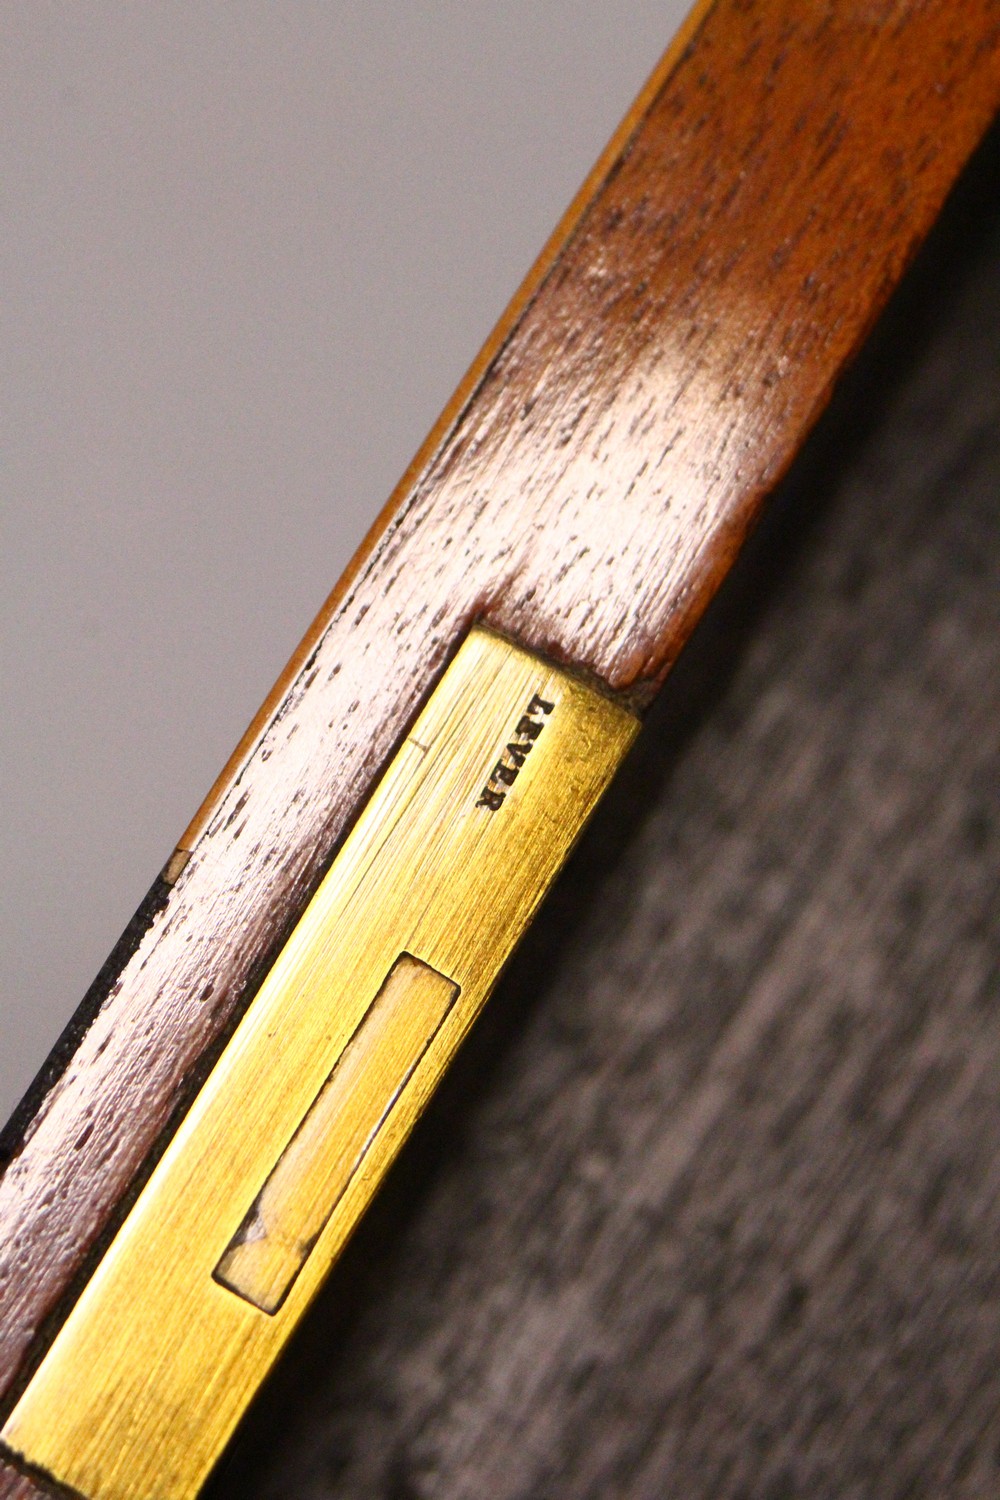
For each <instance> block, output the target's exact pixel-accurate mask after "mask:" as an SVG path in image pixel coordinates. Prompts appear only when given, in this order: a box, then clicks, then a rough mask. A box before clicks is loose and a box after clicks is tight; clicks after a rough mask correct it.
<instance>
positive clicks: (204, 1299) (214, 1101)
mask: <svg viewBox="0 0 1000 1500" xmlns="http://www.w3.org/2000/svg"><path fill="white" fill-rule="evenodd" d="M637 728H638V725H637V721H636V720H635V719H634V718H633V716H632V715H631V714H629V713H627V712H625V711H624V710H623V709H622V708H620V707H619V706H618V705H617V704H615V703H613V702H611V701H610V700H609V699H608V698H605V697H604V696H603V695H602V694H600V693H598V692H596V691H595V690H594V689H593V688H591V687H589V686H587V685H586V684H584V683H582V682H580V681H578V680H577V679H576V678H575V677H573V676H572V675H571V674H569V673H567V672H564V671H562V670H560V669H559V668H558V667H554V666H553V665H552V664H551V663H550V662H547V661H544V660H543V659H541V658H540V657H538V656H535V655H533V654H532V653H531V652H528V651H524V650H522V649H521V648H519V647H516V646H513V645H511V644H510V643H509V642H507V641H505V640H503V639H501V638H500V637H499V636H496V635H494V634H492V633H491V632H490V631H486V630H481V629H474V630H472V631H470V633H469V635H468V636H467V637H466V639H465V641H464V642H463V643H462V646H461V648H460V649H459V651H458V653H457V654H456V656H455V658H454V660H453V661H452V663H451V665H450V666H449V667H448V669H447V671H446V672H445V673H444V675H443V677H442V678H441V681H440V682H439V683H438V686H437V688H436V689H435V690H434V692H433V693H432V695H431V697H430V698H429V700H428V701H427V703H426V705H425V706H424V708H423V710H422V712H421V713H420V715H419V717H418V719H417V721H416V723H415V724H414V726H413V729H412V730H411V732H410V734H409V736H408V737H407V739H406V740H404V742H403V744H402V745H401V746H400V748H399V750H398V751H397V752H396V754H395V755H394V757H393V759H392V761H391V763H390V764H389V766H388V768H387V769H386V771H385V773H384V775H383V776H382V778H381V780H380V782H379V784H378V786H377V787H376V788H375V790H374V792H373V793H372V796H371V798H370V799H369V802H368V804H367V806H366V807H365V808H364V810H363V812H362V814H361V816H360V817H359V819H358V821H357V823H356V824H355V826H354V828H353V829H352V830H351V833H350V834H349V836H348V837H347V838H346V839H345V841H344V844H343V846H342V848H341V849H340V851H339V852H338V854H337V857H336V859H335V860H334V861H333V863H332V865H331V866H330V869H329V871H328V872H327V874H326V876H325V877H324V879H323V881H322V883H321V884H320V886H319V888H318V890H317V891H316V894H315V895H314V896H313V898H312V900H311V901H310V903H309V905H308V906H307V907H306V910H305V911H304V913H303V915H302V917H301V918H300V920H299V922H298V924H297V926H296V927H295V930H294V931H293V933H292V935H291V937H290V938H289V939H288V941H287V943H286V944H285V946H284V948H283V949H282V951H281V953H280V954H279V955H278V958H277V959H276V961H275V963H274V965H273V967H272V968H271V971H270V973H269V974H268V975H267V977H266V979H265V980H264V982H263V984H262V985H261V987H260V990H259V991H258V993H257V995H256V997H255V998H254V1001H253V1003H252V1004H251V1005H250V1007H249V1008H248V1010H247V1012H246V1015H245V1016H244V1017H243V1019H242V1020H241V1022H240V1024H239V1026H238V1027H237V1028H236V1030H235V1032H234V1033H233V1036H232V1038H231V1039H230V1041H229V1043H228V1044H227V1046H226V1048H225V1050H224V1051H223V1052H222V1054H221V1056H220V1058H219V1060H218V1062H217V1063H216V1064H215V1067H214V1068H213V1069H212V1072H211V1073H210V1074H209V1076H208V1078H207V1079H206V1081H205V1083H204V1084H203V1086H202V1088H201V1090H200V1092H199V1093H198V1095H197V1097H196V1099H195V1100H194V1102H193V1104H192V1105H191V1108H190V1109H189V1111H188V1113H187V1115H186V1116H185V1118H184V1120H183V1121H182V1122H181V1124H180V1126H179V1128H178V1130H177V1132H176V1134H175V1135H174V1137H173V1139H172V1140H171V1142H170V1144H169V1145H168V1147H167V1149H166V1151H165V1152H164V1154H163V1156H162V1158H161V1159H160V1161H159V1162H158V1163H157V1165H156V1168H155V1169H154V1171H153V1172H152V1174H151V1175H150V1178H149V1181H148V1182H147V1183H146V1186H145V1187H144V1188H143V1190H142V1192H141V1193H140V1194H139V1197H138V1198H137V1199H136V1202H135V1204H134V1205H133V1207H132V1209H131V1211H130V1213H129V1215H128V1217H127V1218H126V1220H125V1222H124V1224H123V1225H122V1227H121V1228H120V1229H119V1231H118V1233H117V1235H116V1236H115V1238H114V1239H113V1240H112V1242H111V1245H110V1246H109V1248H108V1249H107V1251H106V1252H105V1254H104V1256H103V1258H102V1259H101V1261H100V1263H99V1265H98V1266H97V1268H96V1270H95V1271H94V1273H93V1275H92V1276H91V1278H90V1280H89V1282H88V1283H87V1285H86V1286H85V1287H84V1289H83V1291H82V1292H81V1294H80V1297H79V1299H78V1300H77V1303H76V1305H75V1306H74V1307H73V1309H72V1311H71V1312H70V1314H69V1316H68V1317H67V1319H66V1321H65V1322H64V1323H63V1325H62V1327H61V1328H60V1329H59V1332H58V1333H57V1334H56V1337H55V1339H54V1340H53V1342H52V1344H51V1346H50V1348H49V1350H48V1352H47V1353H46V1355H45V1357H44V1359H43V1360H42V1362H41V1364H40V1365H39V1367H38V1369H37V1370H36V1372H35V1374H34V1375H33V1377H32V1379H31V1380H30V1382H29V1383H28V1385H27V1387H26V1389H25V1390H24V1392H23V1393H22V1395H21V1397H20V1399H19V1401H18V1402H17V1404H16V1406H15V1407H14V1409H13V1411H12V1412H11V1414H10V1416H9V1417H8V1418H7V1421H6V1423H5V1425H4V1427H3V1431H2V1433H0V1440H2V1442H3V1444H4V1445H5V1446H6V1448H7V1449H8V1450H10V1451H12V1452H13V1453H14V1454H16V1455H18V1456H19V1457H20V1458H21V1459H22V1460H23V1461H24V1462H25V1463H27V1464H29V1465H30V1466H32V1467H33V1468H34V1470H35V1471H37V1472H40V1473H43V1474H48V1475H49V1476H51V1477H52V1478H53V1479H54V1480H56V1481H57V1482H58V1483H59V1484H62V1485H64V1486H66V1487H67V1488H68V1489H70V1490H72V1491H73V1492H74V1493H76V1494H77V1495H81V1496H84V1497H85V1500H152V1497H155V1500H191V1497H193V1496H195V1495H197V1494H198V1491H199V1490H200V1488H201V1486H202V1484H203V1483H204V1481H205V1479H206V1478H207V1476H208V1474H209V1472H210V1471H211V1469H212V1467H213V1465H214V1464H215V1461H216V1459H217V1458H218V1457H219V1455H220V1453H221V1452H222V1449H223V1448H224V1446H225V1444H226V1442H227V1441H228V1439H229V1437H230V1435H231V1433H232V1431H233V1428H234V1427H235V1425H236V1423H237V1421H238V1420H239V1418H240V1416H241V1415H242V1413H243V1411H244V1410H245V1408H246V1407H247V1405H248V1404H249V1403H250V1401H251V1400H252V1398H253V1396H254V1393H255V1391H256V1390H257V1388H258V1386H259V1385H260V1383H261V1381H262V1380H263V1379H264V1377H265V1376H266V1374H267V1373H268V1371H269V1370H270V1368H271V1366H272V1365H273V1364H274V1361H275V1360H276V1359H277V1357H278V1355H279V1354H280V1353H281V1350H282V1348H283V1347H284V1345H285V1344H286V1343H287V1341H288V1339H289V1338H290V1337H291V1334H292V1332H293V1330H294V1328H295V1326H296V1324H297V1322H298V1321H299V1319H300V1318H301V1317H302V1314H303V1313H304V1312H305V1310H306V1308H307V1307H308V1305H309V1303H310V1301H311V1300H312V1298H313V1297H314V1296H315V1295H316V1292H317V1291H318V1289H319V1287H320V1285H321V1284H322V1282H323V1279H324V1277H325V1276H326V1275H327V1273H328V1272H329V1270H330V1267H331V1266H332V1265H333V1263H334V1261H335V1260H336V1259H337V1256H338V1255H339V1254H340V1252H341V1250H342V1249H343V1246H344V1244H345V1242H346V1240H347V1238H348V1237H349V1235H350V1233H351V1231H352V1229H353V1227H354V1226H355V1224H356V1223H357V1221H358V1219H359V1217H360V1216H361V1214H362V1213H363V1212H364V1210H365V1207H366V1205H367V1204H368V1202H369V1201H370V1199H371V1197H372V1195H373V1193H374V1192H375V1191H376V1189H377V1187H378V1184H379V1182H380V1181H381V1179H382V1177H383V1176H384V1175H385V1173H386V1171H387V1170H388V1168H389V1166H390V1164H391V1163H392V1161H393V1159H394V1157H395V1156H396V1154H397V1152H398V1151H399V1149H400V1147H401V1145H402V1144H403V1141H404V1140H405V1139H406V1137H407V1135H408V1134H409V1132H410V1131H411V1130H412V1128H413V1125H414V1123H415V1121H416V1120H417V1118H418V1116H419V1115H420V1113H421V1111H422V1109H423V1107H424V1105H425V1104H426V1102H427V1099H428V1098H429V1096H430V1094H431V1093H432V1091H433V1089H434V1087H435V1085H436V1084H437V1081H438V1079H439V1078H440V1077H441V1074H442V1073H443V1072H444V1070H445V1069H446V1068H447V1066H448V1064H449V1062H450V1060H451V1058H452V1057H453V1056H454V1054H455V1051H456V1049H457V1047H458V1046H459V1044H460V1042H461V1040H462V1037H463V1035H464V1034H465V1032H466V1031H467V1030H468V1028H469V1026H470V1025H471V1024H472V1022H473V1021H474V1019H475V1017H476V1015H477V1014H478V1012H479V1010H480V1009H481V1008H482V1005H483V1003H484V1001H485V1000H486V997H487V995H488V994H489V992H490V990H491V988H492V986H493V984H494V983H495V981H496V978H497V975H498V974H499V972H500V969H501V967H502V966H503V964H504V962H505V961H506V959H507V957H508V956H509V954H510V952H511V950H512V948H513V947H514V945H515V943H516V942H517V939H518V938H519V937H520V935H521V933H522V932H523V931H524V929H525V927H526V926H527V925H528V923H529V921H530V920H531V917H532V916H533V914H534V912H535V909H536V907H537V906H538V903H539V902H540V901H541V899H542V897H543V895H544V894H545V892H546V890H547V889H548V887H549V886H550V885H551V883H552V880H553V879H554V878H555V875H556V873H557V871H558V870H559V868H560V866H561V865H562V863H563V861H564V860H565V858H566V855H567V854H568V853H569V850H570V848H571V847H572V845H573V842H574V840H575V839H576V837H577V835H578V834H579V832H580V829H581V828H582V826H583V824H584V822H585V821H586V819H587V817H588V816H589V814H590V813H591V811H592V810H593V808H594V806H595V804H596V802H597V800H598V798H599V797H600V795H601V793H602V792H603V791H604V789H605V787H606V786H607V784H608V782H609V781H610V780H611V777H612V775H613V774H614V771H615V769H616V768H617V766H618V764H619V762H620V760H621V758H622V756H623V755H624V753H625V751H626V750H627V748H628V746H629V745H630V744H631V742H632V739H633V738H634V736H635V733H636V730H637ZM199 857H206V856H203V855H200V854H199V850H198V849H196V850H195V851H194V853H193V855H192V860H193V861H194V860H197V859H199ZM207 857H210V856H207ZM401 954H409V955H413V957H414V959H417V960H419V965H420V967H421V969H422V970H426V971H434V972H435V973H436V975H438V976H447V977H446V979H445V980H443V981H442V983H444V984H447V985H448V986H450V988H449V990H448V993H447V995H446V994H445V990H444V989H443V988H442V987H441V984H432V985H430V986H429V987H428V988H426V989H425V987H424V985H423V983H422V982H421V984H419V985H416V986H415V987H414V988H413V990H412V992H411V990H410V989H409V980H412V977H413V976H412V973H411V974H410V976H409V979H408V980H407V983H406V984H405V985H404V986H403V988H404V989H405V990H406V994H405V995H404V993H403V989H401V990H399V991H398V992H397V990H396V989H395V987H392V986H391V987H390V991H388V992H387V991H386V990H385V989H383V986H384V984H385V980H386V976H387V975H388V974H389V973H390V971H394V972H395V970H394V966H396V965H397V962H398V960H399V958H400V955H401ZM407 967H408V966H407ZM431 991H433V993H431ZM380 992H381V994H382V1001H379V1002H376V1005H375V1009H374V1010H373V1009H372V1004H373V1001H375V997H376V996H377V995H379V994H380ZM418 992H419V993H418ZM387 993H391V998H390V999H389V1000H386V998H385V997H386V994H387ZM397 1002H398V1006H397ZM383 1004H384V1005H385V1007H386V1008H385V1009H380V1008H379V1007H380V1006H381V1005H383ZM366 1017H367V1018H368V1019H367V1020H366ZM383 1067H384V1069H385V1076H384V1077H380V1076H375V1074H379V1073H380V1072H381V1070H382V1069H383ZM372 1069H374V1070H375V1073H374V1074H372V1075H371V1076H370V1070H372ZM338 1080H339V1082H338ZM328 1126H329V1127H330V1130H331V1134H329V1135H327V1133H326V1132H327V1127H328ZM290 1143H291V1144H290ZM255 1203H256V1204H257V1206H258V1209H259V1211H260V1214H261V1217H262V1218H263V1222H264V1226H265V1228H266V1236H265V1238H264V1239H263V1240H261V1241H259V1242H258V1244H257V1245H256V1246H255V1245H254V1244H253V1243H252V1240H253V1234H252V1233H247V1215H248V1211H249V1210H250V1209H251V1207H252V1206H253V1205H254V1204H255ZM259 1227H260V1226H259V1224H257V1226H256V1228H259ZM305 1247H309V1248H308V1253H304V1249H305ZM224 1283H226V1284H224ZM234 1287H235V1288H236V1289H237V1290H238V1291H239V1293H240V1295H236V1294H235V1293H234V1290H232V1288H234Z"/></svg>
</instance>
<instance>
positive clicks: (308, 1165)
mask: <svg viewBox="0 0 1000 1500" xmlns="http://www.w3.org/2000/svg"><path fill="white" fill-rule="evenodd" d="M457 995H458V985H457V984H453V983H452V982H451V980H450V979H445V977H444V975H443V974H439V973H438V972H437V970H436V969H431V968H428V966H427V964H422V963H421V962H420V961H419V959H416V958H411V957H410V955H409V954H408V953H404V954H403V955H402V957H401V958H400V959H399V960H398V961H397V962H396V963H395V964H393V966H392V969H391V970H390V972H389V975H388V977H387V979H386V981H385V983H384V984H383V986H382V988H381V989H380V990H379V992H378V994H377V995H376V996H375V999H374V1000H373V1001H372V1004H371V1008H370V1009H369V1010H368V1012H367V1013H366V1015H365V1018H364V1020H363V1021H362V1022H361V1025H360V1026H359V1027H358V1029H357V1031H356V1032H355V1033H354V1035H353V1036H352V1037H351V1040H350V1041H349V1042H348V1044H347V1046H346V1047H345V1048H344V1050H343V1052H342V1053H341V1054H340V1057H339V1058H338V1060H337V1064H336V1066H335V1068H334V1070H333V1072H332V1073H331V1074H330V1077H329V1078H328V1079H327V1081H326V1083H325V1084H324V1085H323V1087H322V1088H321V1089H320V1091H319V1095H318V1096H317V1098H316V1099H315V1101H314V1102H313V1104H312V1105H311V1106H310V1108H309V1110H308V1112H307V1114H306V1116H305V1119H304V1120H303V1121H302V1124H301V1125H300V1126H299V1128H298V1130H296V1132H295V1134H294V1135H293V1137H292V1139H291V1140H290V1141H289V1143H288V1146H287V1147H286V1148H285V1150H284V1151H283V1152H282V1155H281V1157H280V1159H279V1160H278V1162H277V1163H276V1164H275V1167H274V1169H273V1171H272V1172H271V1174H270V1176H269V1177H268V1179H267V1181H266V1182H265V1184H264V1186H263V1187H262V1188H261V1190H260V1192H259V1193H258V1194H257V1197H256V1198H255V1199H254V1202H253V1206H252V1208H251V1209H250V1212H249V1213H248V1214H247V1217H246V1218H245V1219H244V1221H243V1223H242V1224H241V1225H240V1227H239V1229H238V1230H237V1232H236V1234H235V1235H234V1236H233V1239H232V1241H231V1243H230V1244H229V1246H228V1247H227V1249H226V1253H225V1254H224V1255H223V1257H222V1259H221V1260H220V1261H219V1264H218V1265H217V1266H216V1268H215V1279H216V1281H219V1282H221V1283H222V1285H223V1286H227V1287H229V1289H230V1291H232V1292H236V1293H237V1294H238V1295H239V1296H240V1297H245V1298H246V1299H247V1301H248V1302H252V1303H253V1304H254V1306H255V1307H259V1308H260V1310H261V1312H266V1313H274V1312H277V1310H278V1308H279V1307H280V1306H281V1304H282V1302H284V1300H285V1298H286V1297H287V1296H288V1293H289V1290H290V1289H291V1286H292V1283H293V1282H294V1280H295V1278H296V1276H297V1275H298V1274H299V1272H300V1271H301V1269H302V1267H303V1265H304V1264H305V1261H306V1257H307V1256H308V1254H309V1252H310V1250H311V1249H312V1247H313V1245H314V1244H315V1243H316V1241H317V1240H318V1239H319V1237H320V1234H321V1233H322V1231H323V1226H324V1225H325V1224H326V1222H327V1220H328V1219H329V1217H330V1215H331V1214H332V1213H333V1211H334V1209H335V1208H336V1206H337V1204H338V1203H339V1201H340V1199H341V1197H342V1196H343V1194H344V1192H345V1191H346V1189H347V1186H348V1184H349V1183H350V1180H351V1178H352V1177H353V1176H354V1173H355V1172H356V1171H357V1170H358V1169H359V1167H360V1166H361V1164H362V1162H363V1160H364V1158H365V1155H366V1153H367V1151H368V1149H369V1147H370V1146H371V1144H372V1142H373V1140H374V1139H375V1136H376V1134H377V1132H378V1130H379V1129H380V1128H381V1127H382V1125H383V1124H384V1122H385V1119H386V1117H387V1116H388V1114H389V1111H390V1110H391V1109H392V1108H393V1106H394V1105H395V1104H396V1103H397V1101H398V1099H399V1096H400V1094H401V1093H402V1092H403V1090H404V1089H405V1087H406V1085H407V1083H408V1082H409V1080H410V1077H411V1076H412V1074H413V1071H414V1069H415V1068H416V1067H417V1064H418V1063H419V1062H420V1059H421V1058H422V1057H423V1055H424V1053H425V1052H426V1051H427V1048H428V1047H429V1046H430V1044H431V1042H432V1041H433V1040H434V1037H435V1036H436V1034H437V1032H438V1029H439V1027H440V1026H441V1024H442V1022H443V1021H444V1018H445V1016H446V1015H447V1014H448V1011H449V1010H450V1009H451V1006H452V1005H453V1003H454V1001H455V999H456V997H457Z"/></svg>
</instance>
